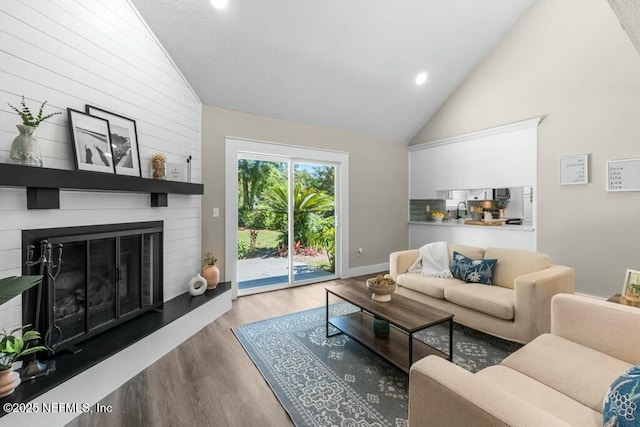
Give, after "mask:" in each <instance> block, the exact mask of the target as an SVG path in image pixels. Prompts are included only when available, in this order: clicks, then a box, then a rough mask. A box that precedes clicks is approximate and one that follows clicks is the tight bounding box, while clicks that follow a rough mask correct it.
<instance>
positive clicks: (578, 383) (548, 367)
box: [409, 294, 640, 427]
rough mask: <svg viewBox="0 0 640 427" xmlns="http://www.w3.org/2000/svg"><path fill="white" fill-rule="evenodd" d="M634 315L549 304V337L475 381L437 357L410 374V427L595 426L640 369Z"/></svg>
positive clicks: (567, 299) (614, 308) (613, 308)
mask: <svg viewBox="0 0 640 427" xmlns="http://www.w3.org/2000/svg"><path fill="white" fill-rule="evenodd" d="M639 330H640V309H638V308H635V307H630V306H625V305H621V304H615V303H611V302H606V301H601V300H597V299H595V298H589V297H584V296H578V295H569V294H560V295H556V296H554V297H553V299H552V303H551V333H550V334H544V335H541V336H539V337H538V338H536V339H535V340H533V341H531V342H530V343H529V344H527V345H525V346H524V347H522V348H521V349H520V350H518V351H516V352H515V353H513V354H511V355H510V356H508V357H507V358H505V359H504V360H503V361H502V363H501V364H500V365H496V366H491V367H488V368H485V369H483V370H481V371H479V372H477V373H475V374H472V373H471V372H469V371H466V370H464V369H462V368H460V367H459V366H456V365H454V364H453V363H450V362H448V361H446V360H444V359H442V358H440V357H437V356H428V357H426V358H424V359H422V360H420V361H418V362H416V363H414V364H413V366H412V367H411V372H410V379H409V425H411V427H421V426H445V425H446V426H507V425H511V426H559V425H563V426H566V425H571V426H580V427H587V426H602V424H603V416H602V406H603V400H604V397H605V395H606V393H607V390H608V388H609V386H610V385H611V383H612V382H613V381H614V380H615V379H616V378H618V376H619V375H621V374H622V373H623V372H625V371H626V370H627V369H629V368H630V367H632V366H634V365H637V364H640V334H639V333H638V331H639Z"/></svg>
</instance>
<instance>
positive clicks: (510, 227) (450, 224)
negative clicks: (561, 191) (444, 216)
mask: <svg viewBox="0 0 640 427" xmlns="http://www.w3.org/2000/svg"><path fill="white" fill-rule="evenodd" d="M461 221H462V222H458V221H457V220H451V221H442V222H435V221H409V224H415V225H430V226H435V227H471V228H482V229H484V230H504V231H533V226H532V225H514V224H505V225H493V226H487V225H472V224H465V223H464V220H461Z"/></svg>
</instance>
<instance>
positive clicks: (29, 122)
mask: <svg viewBox="0 0 640 427" xmlns="http://www.w3.org/2000/svg"><path fill="white" fill-rule="evenodd" d="M45 105H47V101H44V102H43V103H42V105H40V110H39V111H38V115H37V116H35V117H34V116H33V113H31V110H30V109H29V107H27V104H25V103H24V95H22V101H20V107H21V108H20V109H18V108H16V107H14V106H13V105H11V104H9V107H11V108H12V109H13V110H14V111H15V112H16V113H18V115H19V116H20V118H21V119H22V124H23V125H25V126H33V127H34V128H35V127H38V125H40V123H42V122H44V121H45V120H47V119H49V118H51V117H53V116H55V115H56V114H62V113H61V112H60V111H58V112H55V113H50V114H47V115H46V116H45V115H44V106H45Z"/></svg>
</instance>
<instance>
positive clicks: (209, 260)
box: [202, 251, 218, 265]
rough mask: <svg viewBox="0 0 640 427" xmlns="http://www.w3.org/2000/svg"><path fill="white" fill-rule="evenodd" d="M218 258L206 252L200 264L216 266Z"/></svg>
mask: <svg viewBox="0 0 640 427" xmlns="http://www.w3.org/2000/svg"><path fill="white" fill-rule="evenodd" d="M217 261H218V258H216V256H215V255H214V254H213V252H211V251H208V252H207V253H206V254H205V255H204V257H203V258H202V262H203V263H204V265H216V262H217Z"/></svg>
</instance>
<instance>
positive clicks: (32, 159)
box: [11, 125, 42, 167]
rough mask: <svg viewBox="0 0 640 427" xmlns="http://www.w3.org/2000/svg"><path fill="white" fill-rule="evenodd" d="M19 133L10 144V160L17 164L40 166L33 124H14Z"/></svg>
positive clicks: (40, 161) (39, 154) (38, 148)
mask: <svg viewBox="0 0 640 427" xmlns="http://www.w3.org/2000/svg"><path fill="white" fill-rule="evenodd" d="M16 127H17V128H18V131H19V132H20V134H19V135H18V136H16V137H15V138H14V140H13V144H12V145H11V162H12V163H15V164H18V165H25V166H36V167H42V154H41V153H40V146H39V145H38V141H37V140H36V139H35V138H34V137H33V132H34V131H35V130H36V128H35V127H34V126H26V125H16Z"/></svg>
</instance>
